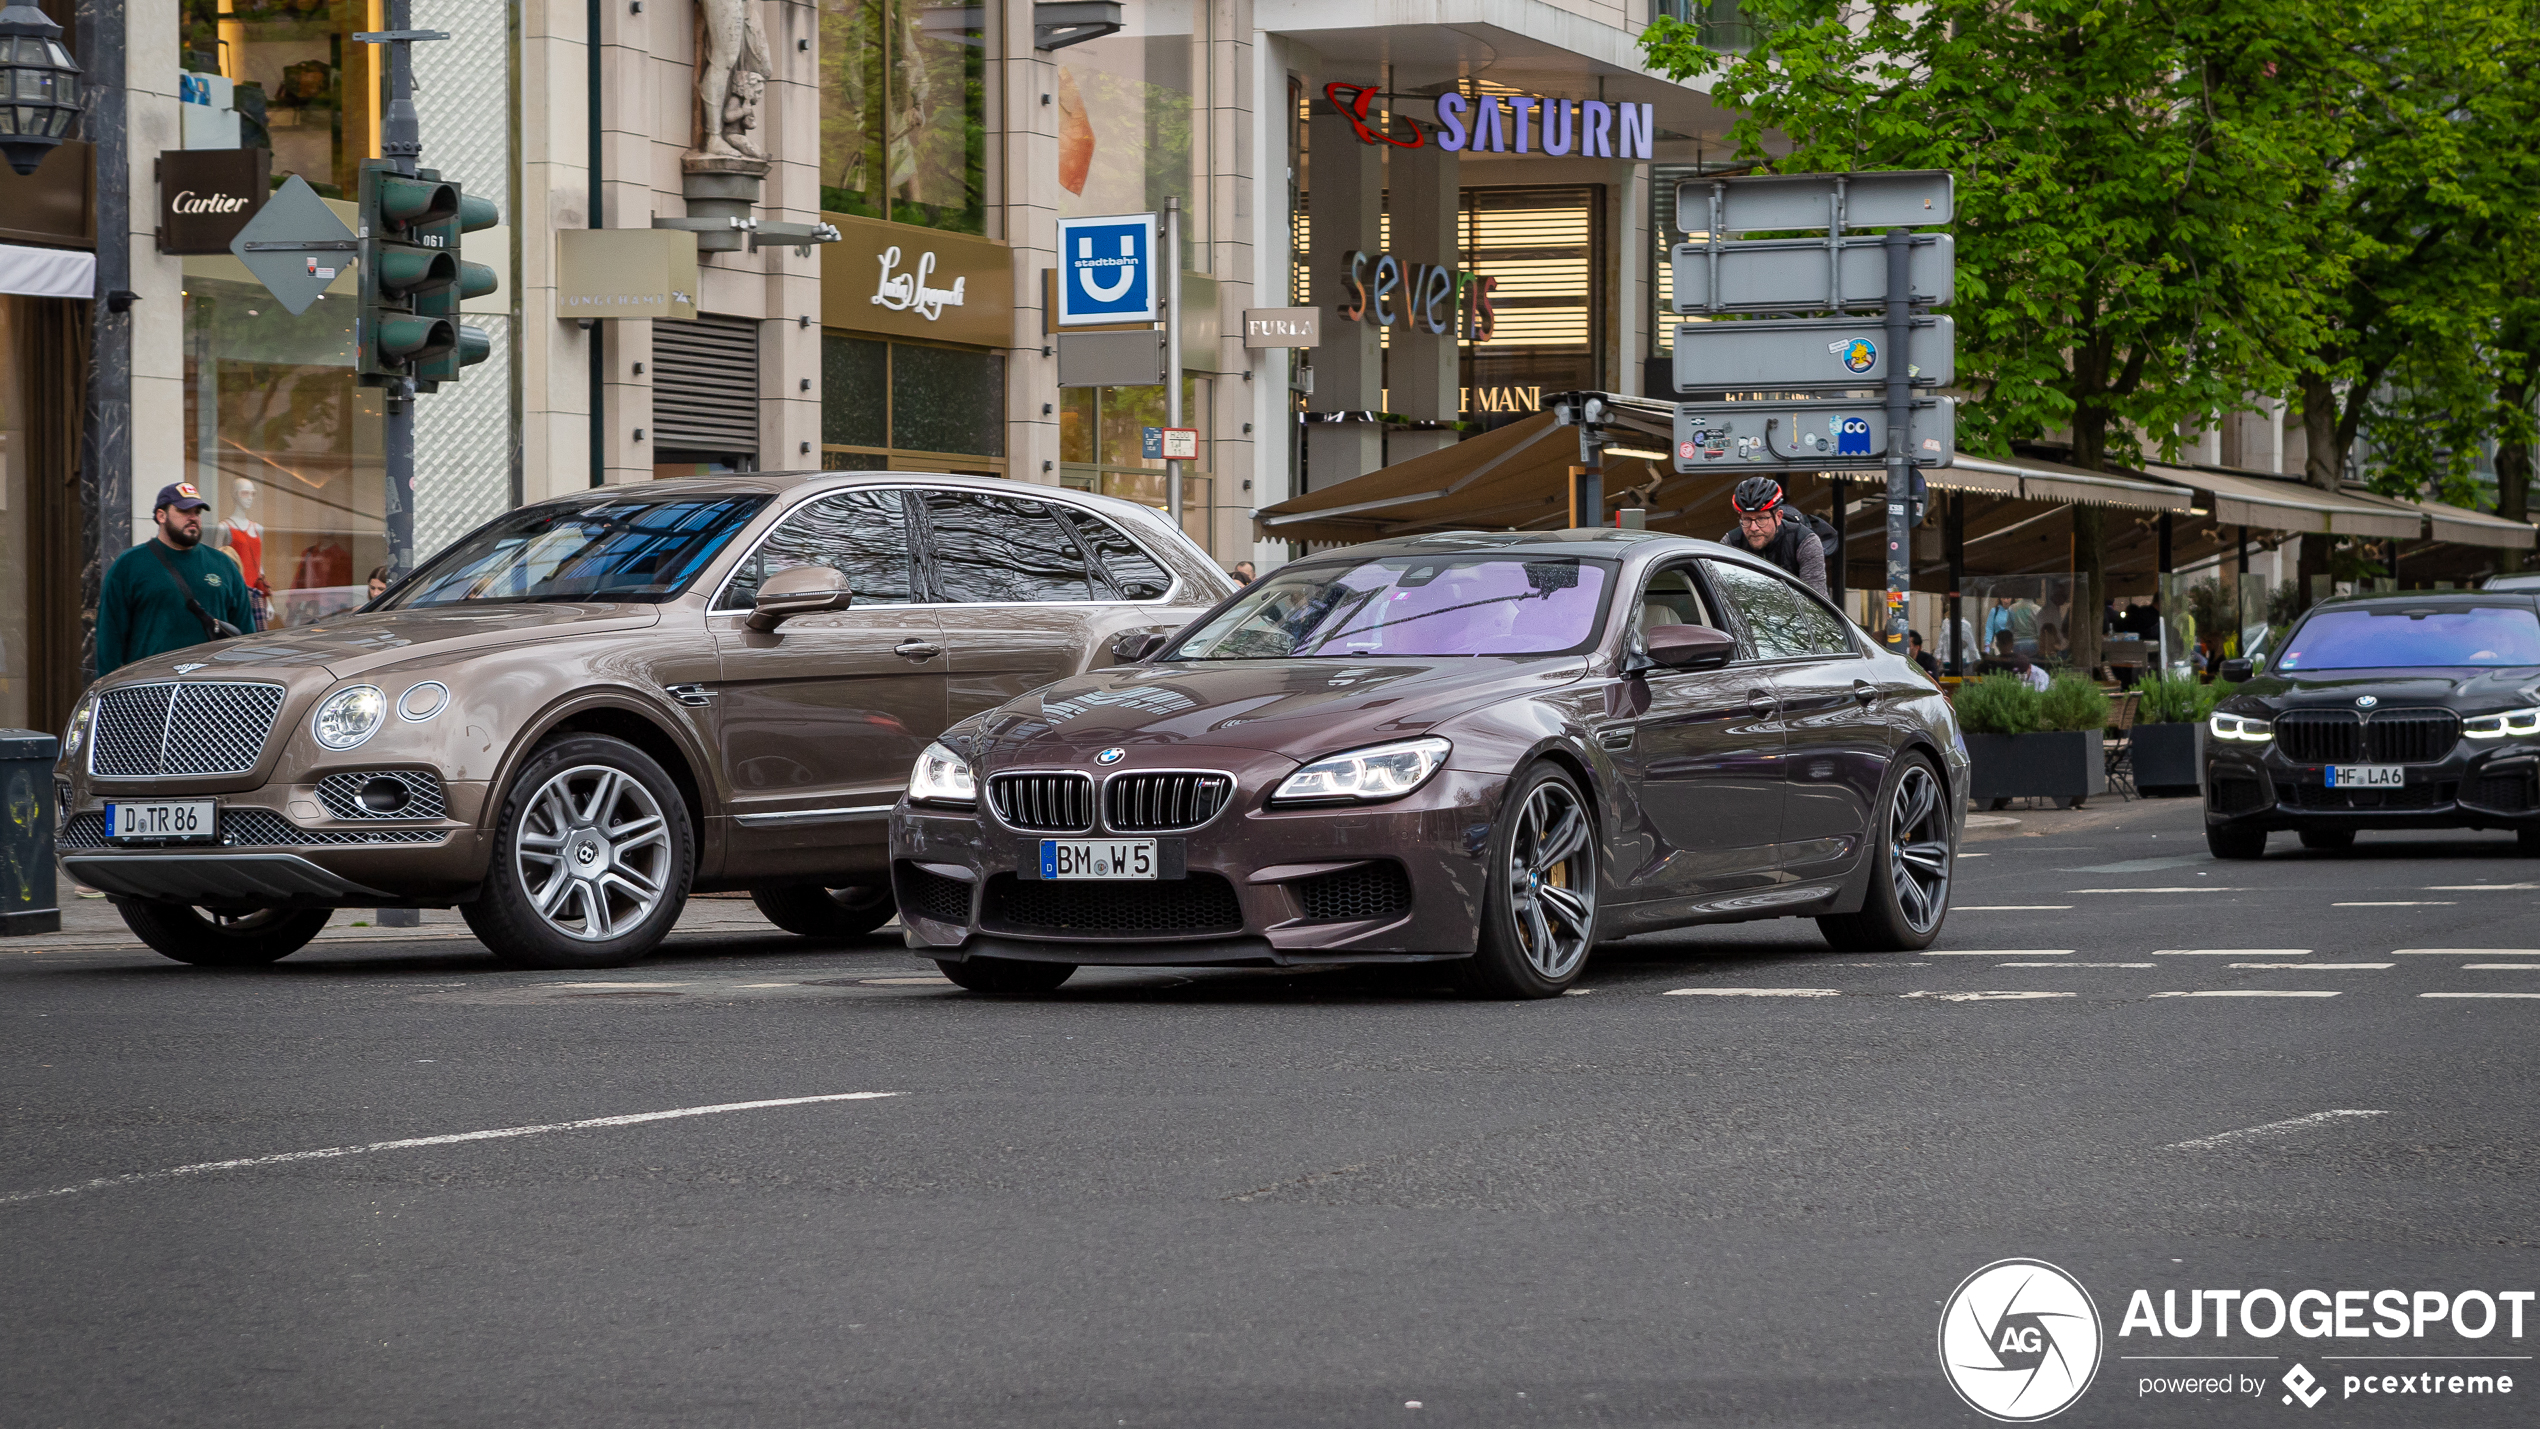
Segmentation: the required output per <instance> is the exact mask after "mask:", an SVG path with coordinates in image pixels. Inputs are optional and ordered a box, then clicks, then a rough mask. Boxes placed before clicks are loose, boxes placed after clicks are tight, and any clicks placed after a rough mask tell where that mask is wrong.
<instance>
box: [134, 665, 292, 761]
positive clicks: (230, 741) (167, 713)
mask: <svg viewBox="0 0 2540 1429" xmlns="http://www.w3.org/2000/svg"><path fill="white" fill-rule="evenodd" d="M281 712H282V686H280V685H263V684H245V683H214V682H211V681H205V682H202V683H199V684H178V683H174V682H170V683H166V684H152V685H123V686H120V687H118V688H115V689H111V690H108V691H106V692H105V693H104V694H102V695H100V696H98V697H97V713H96V717H95V720H94V722H93V724H92V726H91V728H90V731H89V743H88V772H89V773H91V774H95V775H98V776H99V777H101V778H106V779H147V778H153V777H159V776H165V775H172V774H244V773H246V772H247V771H249V770H251V769H253V768H255V767H256V756H257V755H259V754H261V753H263V752H264V747H265V739H266V736H268V735H270V734H271V733H272V732H273V720H274V716H275V715H277V714H280V713H281Z"/></svg>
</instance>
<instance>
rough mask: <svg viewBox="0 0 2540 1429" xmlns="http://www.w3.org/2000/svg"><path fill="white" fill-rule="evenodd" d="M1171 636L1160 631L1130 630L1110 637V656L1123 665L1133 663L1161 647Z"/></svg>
mask: <svg viewBox="0 0 2540 1429" xmlns="http://www.w3.org/2000/svg"><path fill="white" fill-rule="evenodd" d="M1172 638H1173V637H1172V636H1170V635H1166V634H1164V633H1163V632H1162V631H1157V630H1132V631H1129V632H1128V633H1126V634H1124V635H1118V636H1114V637H1113V638H1112V641H1111V658H1112V659H1113V660H1114V661H1117V662H1118V663H1120V664H1123V665H1134V664H1136V663H1138V662H1139V661H1140V660H1143V659H1145V658H1146V657H1148V656H1149V655H1152V654H1154V653H1155V652H1156V651H1158V650H1161V649H1163V648H1164V647H1165V645H1166V643H1167V642H1169V641H1171V640H1172Z"/></svg>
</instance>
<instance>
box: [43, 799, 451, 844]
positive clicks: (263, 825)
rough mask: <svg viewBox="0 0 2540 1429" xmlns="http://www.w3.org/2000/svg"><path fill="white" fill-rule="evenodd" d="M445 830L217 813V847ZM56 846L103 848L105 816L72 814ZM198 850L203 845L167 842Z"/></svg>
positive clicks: (395, 840)
mask: <svg viewBox="0 0 2540 1429" xmlns="http://www.w3.org/2000/svg"><path fill="white" fill-rule="evenodd" d="M449 833H450V831H449V830H448V829H306V828H302V827H301V826H299V825H298V824H295V823H293V822H291V821H290V820H289V819H286V818H284V817H283V816H282V815H280V814H277V813H275V812H274V811H273V810H271V809H227V810H223V811H222V813H221V816H220V846H222V847H227V848H239V847H245V848H298V847H304V846H306V845H309V844H431V843H439V842H440V841H441V840H442V839H444V838H447V837H448V836H449ZM54 844H55V846H56V847H58V848H61V849H63V850H64V851H66V852H74V853H75V852H78V851H79V850H81V849H92V848H105V847H106V846H107V844H106V816H105V814H104V813H103V812H102V811H99V810H95V809H91V810H90V811H88V812H87V813H85V814H73V815H72V816H71V817H70V820H69V821H68V822H67V823H64V824H63V825H62V832H61V835H60V837H58V838H57V839H55V840H54ZM167 847H170V848H175V849H188V848H193V849H200V848H205V847H210V845H205V844H170V845H167Z"/></svg>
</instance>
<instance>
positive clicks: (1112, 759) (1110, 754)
mask: <svg viewBox="0 0 2540 1429" xmlns="http://www.w3.org/2000/svg"><path fill="white" fill-rule="evenodd" d="M1128 752H1129V751H1127V750H1125V749H1122V748H1121V747H1120V746H1119V745H1116V744H1115V745H1113V746H1111V747H1110V748H1109V749H1106V750H1104V751H1103V752H1102V753H1100V754H1097V755H1095V756H1094V762H1095V763H1096V764H1117V763H1119V762H1120V756H1121V755H1124V754H1126V753H1128Z"/></svg>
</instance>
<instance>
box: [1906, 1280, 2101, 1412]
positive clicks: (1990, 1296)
mask: <svg viewBox="0 0 2540 1429" xmlns="http://www.w3.org/2000/svg"><path fill="white" fill-rule="evenodd" d="M2099 1353H2100V1349H2099V1308H2098V1307H2097V1306H2096V1305H2093V1304H2092V1303H2091V1300H2090V1292H2089V1291H2087V1290H2084V1289H2082V1288H2081V1282H2080V1281H2078V1280H2075V1279H2073V1278H2072V1277H2071V1276H2069V1275H2067V1274H2065V1273H2064V1272H2063V1271H2062V1270H2060V1269H2058V1268H2057V1267H2055V1266H2052V1265H2049V1264H2047V1263H2046V1262H2045V1261H2042V1260H1997V1261H1995V1262H1993V1263H1992V1264H1991V1265H1988V1266H1986V1267H1984V1268H1983V1269H1981V1270H1979V1271H1977V1272H1976V1273H1975V1274H1973V1275H1970V1276H1968V1277H1967V1278H1966V1279H1965V1280H1962V1281H1960V1282H1959V1283H1958V1288H1957V1290H1956V1291H1954V1292H1953V1293H1952V1294H1951V1295H1950V1297H1949V1298H1948V1300H1947V1301H1945V1302H1943V1303H1942V1305H1941V1309H1940V1369H1941V1373H1943V1374H1945V1375H1947V1376H1948V1377H1949V1387H1950V1388H1952V1389H1954V1390H1956V1391H1958V1397H1959V1398H1960V1399H1963V1400H1965V1401H1966V1402H1967V1407H1968V1408H1970V1409H1973V1410H1975V1411H1976V1412H1977V1413H1978V1414H1982V1415H1984V1416H1985V1417H1986V1418H1988V1419H1999V1420H2002V1421H2004V1422H2006V1423H2012V1424H2025V1423H2031V1422H2034V1421H2036V1420H2040V1419H2051V1418H2053V1417H2054V1416H2056V1415H2058V1414H2061V1413H2063V1412H2064V1411H2065V1410H2066V1409H2068V1408H2070V1407H2071V1406H2072V1403H2073V1401H2074V1400H2076V1399H2079V1398H2081V1394H2082V1391H2083V1390H2085V1389H2088V1388H2090V1380H2091V1377H2092V1376H2093V1375H2095V1374H2097V1373H2098V1372H2099Z"/></svg>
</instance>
